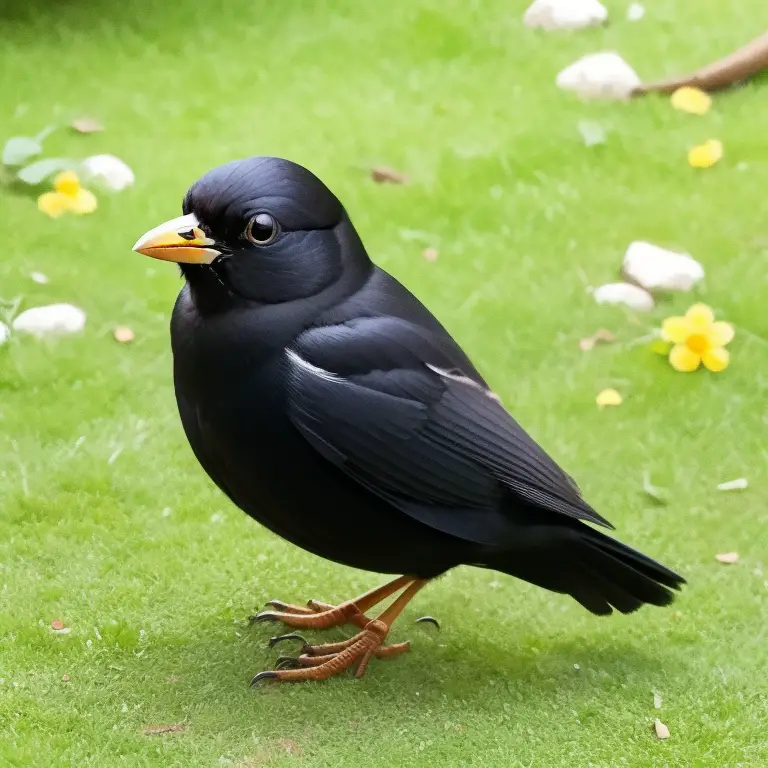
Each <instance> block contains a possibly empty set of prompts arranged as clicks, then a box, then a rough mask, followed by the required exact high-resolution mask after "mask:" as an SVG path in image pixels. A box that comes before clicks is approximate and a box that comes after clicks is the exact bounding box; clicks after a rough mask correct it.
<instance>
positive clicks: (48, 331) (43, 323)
mask: <svg viewBox="0 0 768 768" xmlns="http://www.w3.org/2000/svg"><path fill="white" fill-rule="evenodd" d="M84 327H85V312H83V310H82V309H80V308H79V307H75V306H73V305H72V304H49V305H47V306H44V307H33V308H32V309H27V310H26V311H24V312H22V313H21V314H20V315H19V316H18V317H17V318H16V319H15V320H14V321H13V330H14V331H19V332H20V333H31V334H33V335H35V336H38V337H41V336H49V335H60V334H65V333H77V332H78V331H82V330H83V328H84Z"/></svg>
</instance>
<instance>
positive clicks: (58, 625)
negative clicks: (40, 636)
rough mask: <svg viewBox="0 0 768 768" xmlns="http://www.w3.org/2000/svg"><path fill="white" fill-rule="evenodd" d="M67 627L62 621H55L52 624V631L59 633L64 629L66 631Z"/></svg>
mask: <svg viewBox="0 0 768 768" xmlns="http://www.w3.org/2000/svg"><path fill="white" fill-rule="evenodd" d="M65 627H66V625H65V624H64V622H63V621H62V620H61V619H54V620H53V621H52V622H51V629H53V630H56V631H57V632H59V631H61V630H62V629H65Z"/></svg>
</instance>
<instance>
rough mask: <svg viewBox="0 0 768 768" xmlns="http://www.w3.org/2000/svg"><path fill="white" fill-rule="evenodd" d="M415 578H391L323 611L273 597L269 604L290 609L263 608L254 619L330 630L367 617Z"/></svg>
mask: <svg viewBox="0 0 768 768" xmlns="http://www.w3.org/2000/svg"><path fill="white" fill-rule="evenodd" d="M413 581H415V580H414V578H413V576H400V578H397V579H395V580H394V581H390V582H389V584H384V585H383V586H381V587H377V588H376V589H372V590H370V592H365V593H364V594H362V595H360V596H359V597H356V598H355V599H354V600H347V601H346V602H343V603H340V604H339V605H336V606H329V607H328V608H327V609H325V610H320V611H315V610H313V609H312V608H302V607H300V606H297V605H289V604H286V603H280V602H279V601H277V600H272V601H271V602H270V603H268V604H269V605H275V604H277V606H279V607H280V608H284V609H287V610H283V611H262V612H261V613H259V614H258V615H256V616H252V617H251V621H252V622H253V623H254V624H255V623H258V622H261V621H282V622H283V624H285V625H286V626H288V627H293V628H294V629H329V628H330V627H338V626H340V625H341V624H346V623H347V622H348V621H353V623H357V622H356V621H354V620H353V617H356V616H357V615H358V614H363V618H364V619H365V615H364V614H365V612H366V611H367V610H368V609H370V608H373V607H374V606H375V605H378V604H379V603H380V602H381V601H382V600H386V598H388V597H389V596H390V595H393V594H394V593H395V592H398V591H399V590H401V589H402V588H403V587H405V586H407V585H408V584H410V583H411V582H413ZM305 611H306V613H305ZM358 621H359V620H358ZM368 623H369V622H368V621H366V622H365V624H363V626H367V624H368Z"/></svg>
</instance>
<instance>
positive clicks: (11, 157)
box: [3, 136, 43, 165]
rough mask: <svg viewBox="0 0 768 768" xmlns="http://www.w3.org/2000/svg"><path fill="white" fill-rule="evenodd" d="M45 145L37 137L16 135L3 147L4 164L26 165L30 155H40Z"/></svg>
mask: <svg viewBox="0 0 768 768" xmlns="http://www.w3.org/2000/svg"><path fill="white" fill-rule="evenodd" d="M42 151H43V147H42V145H41V144H40V142H39V141H38V140H37V139H30V138H29V137H28V136H14V137H12V138H10V139H8V141H6V142H5V146H4V147H3V165H24V163H25V162H26V161H27V160H29V158H30V157H34V156H35V155H39V154H40V153H41V152H42Z"/></svg>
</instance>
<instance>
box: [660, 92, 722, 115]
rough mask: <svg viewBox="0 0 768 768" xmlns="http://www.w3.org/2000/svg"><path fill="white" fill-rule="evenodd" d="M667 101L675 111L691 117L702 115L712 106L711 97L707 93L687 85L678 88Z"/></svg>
mask: <svg viewBox="0 0 768 768" xmlns="http://www.w3.org/2000/svg"><path fill="white" fill-rule="evenodd" d="M669 100H670V103H671V104H672V106H673V107H674V108H675V109H679V110H680V111H681V112H689V113H690V114H692V115H704V114H706V113H707V112H709V108H710V107H711V106H712V97H711V96H710V95H709V94H708V93H706V92H705V91H702V90H701V88H691V87H690V86H688V85H684V86H683V87H682V88H678V89H677V90H676V91H675V92H674V93H673V94H672V96H670V99H669Z"/></svg>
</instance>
